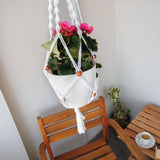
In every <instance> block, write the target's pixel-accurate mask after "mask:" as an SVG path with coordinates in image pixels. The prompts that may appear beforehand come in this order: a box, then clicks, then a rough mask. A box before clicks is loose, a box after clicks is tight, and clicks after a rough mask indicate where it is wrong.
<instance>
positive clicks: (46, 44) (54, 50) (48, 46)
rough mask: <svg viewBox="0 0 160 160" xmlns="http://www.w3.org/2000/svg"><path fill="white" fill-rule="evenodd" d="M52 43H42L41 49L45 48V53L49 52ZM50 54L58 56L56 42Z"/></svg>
mask: <svg viewBox="0 0 160 160" xmlns="http://www.w3.org/2000/svg"><path fill="white" fill-rule="evenodd" d="M52 43H53V40H51V41H48V42H47V43H44V44H42V45H41V46H42V47H43V48H45V49H46V50H47V51H50V48H51V45H52ZM52 53H53V54H56V55H60V52H59V51H58V48H57V42H56V44H55V46H54V47H53V50H52Z"/></svg>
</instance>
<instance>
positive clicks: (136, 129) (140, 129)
mask: <svg viewBox="0 0 160 160" xmlns="http://www.w3.org/2000/svg"><path fill="white" fill-rule="evenodd" d="M127 128H129V129H131V130H132V131H135V132H136V133H141V132H144V131H148V132H150V133H151V134H152V135H153V136H154V138H155V140H156V142H157V143H160V138H159V137H157V136H156V135H155V134H154V133H153V132H152V131H150V130H145V129H142V128H139V127H137V126H136V125H134V124H131V123H130V124H129V125H128V126H127Z"/></svg>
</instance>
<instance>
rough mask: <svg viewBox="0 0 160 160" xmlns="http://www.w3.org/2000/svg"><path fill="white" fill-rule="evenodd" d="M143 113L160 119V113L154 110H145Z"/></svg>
mask: <svg viewBox="0 0 160 160" xmlns="http://www.w3.org/2000/svg"><path fill="white" fill-rule="evenodd" d="M143 111H144V112H146V113H148V114H150V115H153V116H155V117H157V118H160V113H158V112H156V111H153V110H151V109H148V108H144V109H143Z"/></svg>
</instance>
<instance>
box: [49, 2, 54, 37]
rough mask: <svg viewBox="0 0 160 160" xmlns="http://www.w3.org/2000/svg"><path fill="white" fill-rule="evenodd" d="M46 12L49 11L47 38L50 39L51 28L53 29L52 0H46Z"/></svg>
mask: <svg viewBox="0 0 160 160" xmlns="http://www.w3.org/2000/svg"><path fill="white" fill-rule="evenodd" d="M48 13H49V24H48V29H49V39H50V40H51V39H52V29H53V0H48Z"/></svg>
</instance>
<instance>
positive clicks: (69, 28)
mask: <svg viewBox="0 0 160 160" xmlns="http://www.w3.org/2000/svg"><path fill="white" fill-rule="evenodd" d="M59 25H60V33H64V34H65V35H66V36H71V35H73V33H74V32H77V28H76V26H74V25H70V24H69V23H68V22H66V21H64V22H60V23H59Z"/></svg>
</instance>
